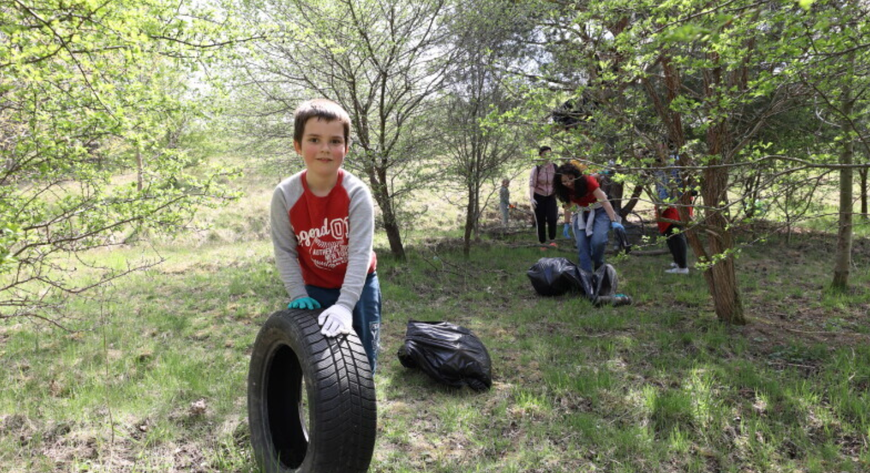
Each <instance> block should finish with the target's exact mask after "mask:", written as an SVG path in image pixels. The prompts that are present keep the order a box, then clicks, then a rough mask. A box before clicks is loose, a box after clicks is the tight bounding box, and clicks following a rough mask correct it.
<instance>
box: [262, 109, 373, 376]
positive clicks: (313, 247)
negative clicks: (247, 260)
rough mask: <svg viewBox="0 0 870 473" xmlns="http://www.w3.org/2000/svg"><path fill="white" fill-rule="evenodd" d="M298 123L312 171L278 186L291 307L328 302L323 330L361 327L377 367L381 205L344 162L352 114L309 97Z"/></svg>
mask: <svg viewBox="0 0 870 473" xmlns="http://www.w3.org/2000/svg"><path fill="white" fill-rule="evenodd" d="M293 127H294V130H293V147H294V148H295V150H296V153H297V154H299V155H300V156H301V157H302V161H303V162H304V163H305V169H304V170H302V171H300V172H298V173H296V174H294V175H292V176H290V177H288V178H287V179H284V180H283V181H282V182H281V183H280V184H278V186H277V187H276V188H275V192H274V194H273V195H272V205H271V225H272V244H273V246H274V248H275V264H276V265H277V267H278V273H279V275H280V276H281V280H282V281H283V283H284V287H285V289H286V290H287V294H288V295H289V296H290V303H289V304H288V308H291V309H318V308H321V307H325V308H326V309H325V310H324V311H323V312H322V313H321V314H320V316H319V318H318V322H319V323H320V325H321V333H323V335H325V336H327V337H335V336H338V335H341V334H348V333H351V330H353V331H355V332H356V334H357V335H358V336H359V338H360V341H362V344H363V346H364V347H365V350H366V355H368V358H369V363H370V365H371V368H372V372H374V370H375V368H376V365H377V357H378V341H379V338H380V323H381V290H380V284H379V282H378V277H377V274H376V273H375V269H376V267H377V257H376V255H375V252H374V250H373V249H372V240H373V237H374V228H375V218H374V205H373V203H372V196H371V192H370V191H369V189H368V187H367V186H366V185H365V183H363V182H362V181H361V180H359V179H358V178H357V177H356V176H354V175H353V174H351V173H349V172H347V171H345V170H344V169H342V168H341V165H342V163H343V162H344V157H345V155H346V154H347V152H348V150H349V148H350V117H349V116H348V114H347V112H345V111H344V109H343V108H342V107H341V106H340V105H338V104H337V103H335V102H332V101H329V100H325V99H316V100H310V101H307V102H304V103H302V104H301V105H300V106H299V107H298V108H297V109H296V112H295V113H294V124H293Z"/></svg>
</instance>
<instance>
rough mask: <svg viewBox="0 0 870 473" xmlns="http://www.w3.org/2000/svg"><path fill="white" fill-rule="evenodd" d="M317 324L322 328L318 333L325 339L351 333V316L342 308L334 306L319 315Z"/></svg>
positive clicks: (349, 312)
mask: <svg viewBox="0 0 870 473" xmlns="http://www.w3.org/2000/svg"><path fill="white" fill-rule="evenodd" d="M317 323H319V324H320V326H321V327H323V328H322V329H321V330H320V333H322V334H323V335H324V336H326V337H335V336H336V335H339V334H342V333H344V334H350V333H351V332H352V331H353V314H352V313H351V311H349V310H347V309H346V308H345V307H344V306H340V305H338V304H335V305H333V306H331V307H329V308H328V309H326V310H324V311H323V312H321V313H320V317H318V318H317Z"/></svg>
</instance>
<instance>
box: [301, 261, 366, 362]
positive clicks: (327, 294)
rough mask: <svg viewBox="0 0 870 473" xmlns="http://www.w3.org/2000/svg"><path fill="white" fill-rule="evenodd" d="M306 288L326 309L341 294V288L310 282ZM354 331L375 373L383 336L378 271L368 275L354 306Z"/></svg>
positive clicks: (310, 295)
mask: <svg viewBox="0 0 870 473" xmlns="http://www.w3.org/2000/svg"><path fill="white" fill-rule="evenodd" d="M305 290H306V291H308V296H309V297H312V298H314V299H315V300H316V301H317V302H320V305H321V306H322V307H323V308H324V309H325V308H327V307H329V306H331V305H333V304H335V301H337V300H338V296H339V295H340V294H341V289H325V288H322V287H318V286H311V285H308V284H306V285H305ZM353 331H354V332H356V334H357V336H358V337H359V339H360V341H361V342H362V344H363V347H364V348H365V349H366V355H367V356H368V359H369V365H371V367H372V374H374V372H375V369H376V368H377V366H378V344H379V342H380V338H381V284H380V282H378V275H377V274H376V273H370V274H369V275H368V276H366V282H365V284H364V285H363V290H362V294H361V295H360V298H359V301H358V302H357V303H356V306H355V307H354V308H353Z"/></svg>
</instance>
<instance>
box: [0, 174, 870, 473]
mask: <svg viewBox="0 0 870 473" xmlns="http://www.w3.org/2000/svg"><path fill="white" fill-rule="evenodd" d="M246 179H248V181H247V182H246V183H244V182H243V185H244V186H246V187H248V188H251V189H257V192H251V193H248V195H247V196H246V197H244V198H243V199H241V200H240V201H239V202H237V203H235V204H234V206H233V207H231V208H228V209H224V210H222V211H220V212H216V213H208V214H204V215H203V216H202V222H201V223H212V224H213V226H212V227H211V228H205V229H204V230H202V231H201V232H200V233H198V234H191V235H189V236H187V237H184V238H181V239H179V240H176V241H173V242H169V241H167V242H159V244H158V248H157V249H158V251H159V253H160V254H161V255H162V256H163V257H164V258H165V260H166V261H165V262H164V263H163V264H161V265H158V266H156V267H154V268H152V269H149V270H147V271H144V272H141V273H137V274H134V275H132V276H130V277H127V278H125V279H121V280H118V281H116V282H115V283H114V285H113V286H111V287H108V288H106V289H105V290H104V291H100V292H98V293H94V294H92V296H93V297H91V298H82V299H79V300H77V301H75V303H74V304H73V306H72V307H71V312H72V315H73V317H71V318H70V319H69V321H68V323H69V324H70V325H71V327H72V328H73V329H74V330H73V331H71V332H64V331H60V330H57V329H52V328H50V327H47V326H44V325H38V324H34V323H32V322H30V321H26V320H15V321H6V322H4V323H3V325H0V357H2V359H3V361H4V370H3V372H2V376H3V379H2V384H0V470H2V471H13V472H25V471H26V472H49V471H106V472H108V471H112V472H114V471H129V472H164V471H237V472H253V471H256V468H255V466H254V464H253V462H252V460H251V451H250V447H249V442H248V433H247V430H248V429H247V424H246V422H247V420H246V419H247V412H246V392H245V390H246V376H247V365H248V361H249V356H250V352H251V346H252V343H253V341H254V338H255V337H256V334H257V331H258V329H259V326H260V325H261V324H262V323H263V322H264V321H265V319H266V318H267V317H268V316H269V315H270V314H271V313H272V312H274V311H275V310H277V309H279V308H280V307H281V305H282V303H283V301H284V297H285V295H284V293H283V288H282V287H281V285H280V283H279V282H278V278H277V274H276V272H275V269H274V263H273V259H272V255H271V252H272V249H271V244H270V242H269V240H268V232H267V230H268V229H267V225H266V224H265V221H264V220H263V215H261V214H260V213H258V212H260V210H262V211H263V213H264V212H265V208H266V206H267V202H268V198H269V195H270V190H269V189H259V188H258V187H257V186H258V185H259V184H257V182H258V179H257V176H249V177H247V178H246ZM269 186H271V184H270V185H269ZM269 186H266V187H269ZM430 213H433V214H437V215H438V218H440V219H441V221H438V222H434V223H433V224H432V225H433V228H441V227H443V226H444V225H445V222H444V221H443V220H444V218H445V217H444V216H445V215H447V212H430ZM425 225H426V223H425V222H423V223H420V224H419V227H418V229H417V230H416V231H415V232H413V233H412V234H411V239H410V240H409V246H408V255H409V261H408V262H407V263H399V262H396V261H394V260H392V259H391V258H390V257H389V255H388V253H389V252H388V250H387V248H386V241H385V239H383V237H382V236H379V239H378V240H377V243H376V244H377V246H378V252H379V256H380V260H379V269H378V271H379V275H380V278H381V286H382V290H383V294H384V325H383V330H384V332H383V334H382V340H381V343H382V348H383V350H382V352H381V355H380V367H379V372H378V374H377V376H376V387H377V395H378V415H379V419H378V425H379V427H378V429H379V431H378V441H377V446H376V451H375V456H374V458H373V461H372V467H371V471H373V472H433V473H434V472H451V473H453V472H583V471H608V472H636V471H645V472H674V471H686V472H714V471H715V472H719V471H723V472H748V471H753V472H766V471H769V472H778V471H802V472H828V471H847V472H859V471H867V470H868V469H870V448H868V438H870V394H868V393H870V344H868V343H867V342H868V338H870V320H868V318H867V313H868V312H870V310H868V309H870V271H868V269H867V268H868V263H870V261H868V260H870V242H868V241H867V240H859V242H858V243H857V244H856V250H855V268H856V269H855V271H854V273H853V280H852V282H853V286H854V288H855V290H854V291H853V292H852V293H849V294H845V295H839V294H829V293H827V292H826V291H825V289H824V288H825V286H826V285H827V284H828V283H829V280H830V277H831V275H830V271H831V268H830V262H829V261H828V259H829V257H828V253H829V247H830V245H831V244H832V241H833V238H834V237H833V236H832V235H830V234H820V233H814V232H804V233H800V234H797V235H793V236H792V240H791V243H790V244H786V243H785V239H784V237H780V236H777V235H773V236H771V237H769V238H767V239H766V240H765V241H763V242H757V239H756V238H755V237H754V235H751V234H744V235H741V236H740V238H741V241H746V242H755V243H752V244H751V245H748V246H747V247H745V248H744V249H743V253H742V255H741V259H740V260H739V262H738V266H739V277H740V284H741V289H742V292H743V295H744V298H745V303H746V309H747V313H748V315H749V318H750V319H751V324H750V325H748V326H746V327H729V326H725V325H722V324H720V323H719V322H718V321H716V319H715V316H714V315H713V313H712V305H711V303H710V300H709V296H708V294H707V288H706V285H705V283H704V280H703V278H702V277H701V275H700V274H699V273H697V272H693V273H692V274H691V275H689V276H688V277H682V276H671V275H668V277H665V275H664V274H663V269H664V268H665V267H666V265H667V264H668V262H669V258H668V256H638V257H627V258H622V259H618V260H617V259H613V258H611V261H614V262H615V265H616V267H617V270H618V272H619V277H620V291H621V292H625V293H626V294H629V295H631V296H632V297H633V298H634V301H635V304H634V305H632V306H627V307H618V308H612V307H603V308H594V307H593V306H592V305H591V304H590V303H588V302H587V301H585V300H582V299H580V298H578V297H576V296H564V297H559V298H541V297H538V296H537V295H536V294H535V293H534V291H533V290H532V288H531V286H530V284H529V283H528V280H527V278H526V276H525V270H526V269H527V268H528V267H529V266H531V264H532V263H534V262H535V261H536V260H537V259H538V258H540V257H541V256H542V255H543V254H544V253H543V252H541V251H540V250H539V249H538V248H537V247H535V246H531V245H529V246H526V245H524V243H529V242H531V241H532V240H533V239H534V237H533V236H532V234H531V232H530V231H529V232H526V233H520V234H518V235H515V236H513V237H508V238H506V239H498V238H489V237H487V238H486V239H484V240H483V241H482V242H481V243H480V244H478V245H476V246H475V247H474V250H473V253H472V255H471V258H470V259H469V260H464V259H463V258H462V257H461V248H460V247H459V245H458V244H456V243H455V242H456V240H455V235H456V234H457V233H456V231H455V228H447V229H445V233H435V232H434V231H433V228H430V229H428V231H426V230H427V229H426V228H425ZM451 232H452V233H451ZM417 234H419V235H425V236H426V237H429V239H425V238H423V237H422V236H421V237H415V236H414V235H417ZM433 234H435V235H452V236H453V237H452V238H450V237H441V238H434V239H433V238H431V237H432V235H433ZM569 246H570V245H567V244H566V245H562V250H561V251H559V252H558V253H555V254H558V255H560V256H566V257H569V258H571V259H574V258H576V256H575V255H574V254H573V250H569V249H567V247H569ZM550 252H551V253H548V255H552V250H550ZM140 254H141V250H140V249H139V248H137V247H129V248H124V249H118V250H114V251H112V252H98V253H94V254H92V255H90V256H89V257H91V258H94V259H95V260H97V261H100V262H103V263H106V264H115V265H120V264H123V262H124V261H126V260H128V259H133V258H137V257H139V255H140ZM410 319H422V320H448V321H451V322H454V323H457V324H459V325H463V326H465V327H468V328H470V329H471V330H472V331H474V332H475V333H476V334H477V335H478V336H479V337H480V338H481V339H482V340H483V341H484V343H485V344H486V346H487V348H488V350H489V352H490V355H491V357H492V361H493V373H494V384H493V387H492V389H491V390H490V391H488V392H486V393H481V394H477V393H474V392H472V391H470V390H467V389H463V390H455V389H450V388H446V387H443V386H441V385H438V384H436V383H435V382H434V381H432V380H430V379H429V378H427V377H426V376H425V375H424V374H422V373H420V372H417V371H412V370H408V369H405V368H403V367H402V366H401V364H400V363H399V361H398V358H397V357H396V352H397V350H398V348H399V347H400V346H401V344H402V342H403V336H404V331H405V323H406V322H407V321H408V320H410Z"/></svg>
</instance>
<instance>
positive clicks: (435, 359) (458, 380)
mask: <svg viewBox="0 0 870 473" xmlns="http://www.w3.org/2000/svg"><path fill="white" fill-rule="evenodd" d="M398 355H399V361H400V362H401V363H402V366H404V367H405V368H412V369H413V368H419V369H421V370H422V371H423V372H425V373H426V374H428V375H429V376H430V377H431V378H432V379H434V380H436V381H438V382H440V383H443V384H446V385H448V386H452V387H456V388H460V387H462V386H468V387H470V388H471V389H474V390H475V391H485V390H487V389H489V388H490V387H492V360H491V359H490V357H489V352H488V351H487V350H486V347H485V346H484V345H483V342H481V341H480V339H479V338H477V336H475V335H474V334H473V333H472V332H471V331H470V330H468V329H467V328H465V327H460V326H458V325H454V324H452V323H450V322H422V321H417V320H410V321H408V328H407V330H406V332H405V343H404V344H403V345H402V347H401V348H399V353H398Z"/></svg>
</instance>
